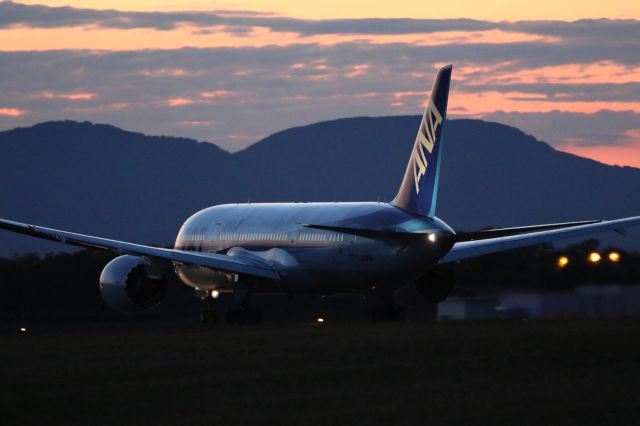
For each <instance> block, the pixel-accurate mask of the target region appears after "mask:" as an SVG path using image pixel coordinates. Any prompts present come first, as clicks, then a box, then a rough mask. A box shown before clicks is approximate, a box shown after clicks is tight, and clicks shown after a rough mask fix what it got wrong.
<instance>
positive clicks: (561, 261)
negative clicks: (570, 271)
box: [557, 256, 569, 268]
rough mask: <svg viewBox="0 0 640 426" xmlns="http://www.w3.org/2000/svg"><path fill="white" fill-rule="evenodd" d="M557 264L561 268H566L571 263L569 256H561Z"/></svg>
mask: <svg viewBox="0 0 640 426" xmlns="http://www.w3.org/2000/svg"><path fill="white" fill-rule="evenodd" d="M557 264H558V267H559V268H564V267H565V266H567V265H568V264H569V258H568V257H567V256H560V257H559V258H558V263H557Z"/></svg>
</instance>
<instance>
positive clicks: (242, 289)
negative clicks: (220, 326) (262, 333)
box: [225, 276, 263, 325]
mask: <svg viewBox="0 0 640 426" xmlns="http://www.w3.org/2000/svg"><path fill="white" fill-rule="evenodd" d="M238 278H239V277H237V276H236V279H235V281H234V283H233V284H234V286H233V298H234V308H233V309H231V310H229V311H227V313H226V315H225V322H226V323H227V324H228V325H248V324H262V320H263V318H262V311H261V310H259V309H250V308H249V296H250V295H251V291H252V290H253V287H254V283H253V282H252V281H251V280H250V279H246V278H245V279H238Z"/></svg>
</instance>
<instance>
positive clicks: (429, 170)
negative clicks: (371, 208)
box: [391, 65, 453, 217]
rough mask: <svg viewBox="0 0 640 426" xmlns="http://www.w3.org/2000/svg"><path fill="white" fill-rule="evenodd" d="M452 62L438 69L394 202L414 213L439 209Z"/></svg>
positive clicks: (432, 214) (425, 212) (430, 213)
mask: <svg viewBox="0 0 640 426" xmlns="http://www.w3.org/2000/svg"><path fill="white" fill-rule="evenodd" d="M452 68H453V66H452V65H447V66H446V67H444V68H441V69H440V71H438V75H437V76H436V80H435V82H434V83H433V88H432V89H431V96H430V97H429V103H428V104H427V109H426V110H425V111H424V115H423V116H422V121H421V122H420V128H419V129H418V135H417V136H416V141H415V143H414V145H413V151H412V152H411V158H410V159H409V164H408V165H407V170H406V172H405V173H404V179H403V180H402V185H400V189H399V190H398V195H396V198H394V199H393V201H392V202H391V204H393V205H395V206H398V207H400V208H402V209H405V210H409V211H411V212H414V213H418V214H422V215H425V216H429V217H433V216H435V213H436V198H437V196H438V179H439V177H440V163H441V162H440V160H441V157H442V138H443V133H442V131H443V127H444V122H445V117H446V115H447V99H448V98H449V84H450V82H451V69H452Z"/></svg>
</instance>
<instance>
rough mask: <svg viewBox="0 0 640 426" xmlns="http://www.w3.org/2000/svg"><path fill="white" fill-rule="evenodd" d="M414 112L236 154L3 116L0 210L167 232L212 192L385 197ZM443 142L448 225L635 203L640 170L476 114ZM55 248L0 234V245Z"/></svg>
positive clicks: (136, 238)
mask: <svg viewBox="0 0 640 426" xmlns="http://www.w3.org/2000/svg"><path fill="white" fill-rule="evenodd" d="M419 120H420V117H419V116H389V117H354V118H343V119H337V120H330V121H323V122H319V123H314V124H310V125H305V126H297V127H294V128H290V129H285V130H282V131H280V132H276V133H274V134H272V135H270V136H268V137H266V138H263V139H261V140H260V141H258V142H256V143H255V144H253V145H252V146H250V147H248V148H246V149H244V150H242V151H238V152H235V153H229V152H227V151H224V150H222V149H220V148H219V147H217V146H215V145H214V144H212V143H209V142H202V141H196V140H194V139H188V138H175V137H171V136H147V135H145V134H143V133H139V132H129V131H126V130H123V129H120V128H118V127H115V126H112V125H109V124H94V123H90V122H74V121H71V120H64V121H55V122H44V123H39V124H37V125H34V126H32V127H22V128H16V129H11V130H8V131H5V132H0V149H2V152H3V155H2V157H1V158H0V182H4V184H3V185H2V186H1V187H0V217H3V218H7V219H13V220H18V221H24V222H29V223H36V224H39V225H43V226H48V227H58V228H62V229H67V230H69V231H74V232H81V233H87V234H92V235H99V236H104V237H109V238H116V239H124V240H129V241H133V242H140V243H156V244H162V245H168V244H171V243H172V242H173V238H174V237H175V234H176V233H177V231H178V228H179V226H180V224H181V223H182V221H183V220H185V219H186V218H187V217H188V216H189V215H190V214H192V213H194V212H195V211H197V210H199V209H201V208H205V207H208V206H210V205H214V204H221V203H230V202H246V201H247V200H251V201H252V202H267V201H367V200H368V201H375V200H378V199H380V200H383V201H385V200H386V201H388V200H391V199H392V198H393V196H394V195H395V192H396V190H397V187H398V186H399V184H400V180H401V178H402V175H403V173H404V169H405V167H406V164H407V161H408V158H409V155H410V152H411V149H412V145H413V141H414V139H415V133H416V129H417V127H418V123H419ZM444 143H445V145H444V147H443V149H444V151H443V165H442V175H441V187H440V192H439V200H438V207H437V214H438V216H439V217H441V218H442V219H444V220H445V221H447V222H448V223H450V224H451V225H452V226H453V227H454V228H455V229H464V230H472V229H479V228H484V227H487V226H515V225H530V224H535V223H545V222H558V221H564V220H567V221H569V220H579V219H591V218H614V217H622V216H631V215H634V214H637V213H640V200H638V199H637V198H638V197H637V196H635V194H637V193H638V192H640V191H638V190H639V189H640V169H636V168H632V167H622V166H609V165H605V164H603V163H599V162H597V161H595V160H591V159H585V158H582V157H577V156H574V155H572V154H568V153H563V152H560V151H556V150H555V149H553V148H552V147H551V146H550V145H548V144H546V143H545V142H542V141H539V140H537V139H536V138H535V137H533V136H531V135H527V134H526V133H525V132H522V131H521V130H519V129H517V128H515V127H510V126H506V125H503V124H499V123H493V122H487V121H482V120H470V119H468V120H450V121H448V122H447V127H446V128H445V141H444ZM594 200H595V201H594ZM60 248H61V246H59V245H55V244H53V243H47V242H41V241H35V240H32V239H28V238H25V237H20V236H12V235H10V234H8V233H6V232H3V233H2V234H1V235H0V256H7V255H10V254H11V253H12V252H13V251H15V252H24V251H30V250H32V249H38V250H39V251H48V250H51V251H58V250H60Z"/></svg>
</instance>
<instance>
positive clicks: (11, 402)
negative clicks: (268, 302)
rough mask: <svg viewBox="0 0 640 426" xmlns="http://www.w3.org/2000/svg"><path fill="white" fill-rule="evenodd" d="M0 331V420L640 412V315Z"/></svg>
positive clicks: (570, 420) (338, 419)
mask: <svg viewBox="0 0 640 426" xmlns="http://www.w3.org/2000/svg"><path fill="white" fill-rule="evenodd" d="M0 342H1V346H2V349H1V350H0V371H1V380H0V386H1V390H0V405H1V407H0V412H1V418H2V420H1V423H2V424H3V425H14V424H15V425H26V424H83V425H84V424H109V425H112V424H178V425H185V424H221V425H236V424H247V425H272V424H273V425H287V424H292V425H293V424H295V425H327V424H333V425H335V424H359V425H470V424H471V425H477V424H491V425H500V424H511V425H542V424H545V425H551V424H553V425H555V424H558V425H574V424H575V425H581V426H586V425H604V424H611V425H626V424H629V425H631V424H634V425H635V424H638V422H639V419H640V320H618V321H605V320H571V321H569V320H567V321H500V322H498V321H495V322H455V323H454V322H448V323H447V322H445V323H434V322H430V323H402V324H367V323H341V324H332V323H329V322H327V323H325V324H323V325H319V324H312V323H309V324H288V325H283V324H265V325H262V326H255V327H225V326H222V325H215V326H206V327H205V326H197V325H195V323H193V324H192V323H183V324H181V325H179V324H178V325H167V324H157V323H138V324H136V325H127V324H123V323H120V324H118V325H105V324H102V325H99V326H98V325H95V324H94V325H90V324H86V325H83V324H76V325H66V326H60V327H49V328H38V326H33V327H32V328H31V329H29V330H28V331H27V332H26V333H19V332H17V331H15V330H13V331H12V330H11V329H10V328H6V327H5V330H4V333H3V334H2V335H0Z"/></svg>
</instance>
